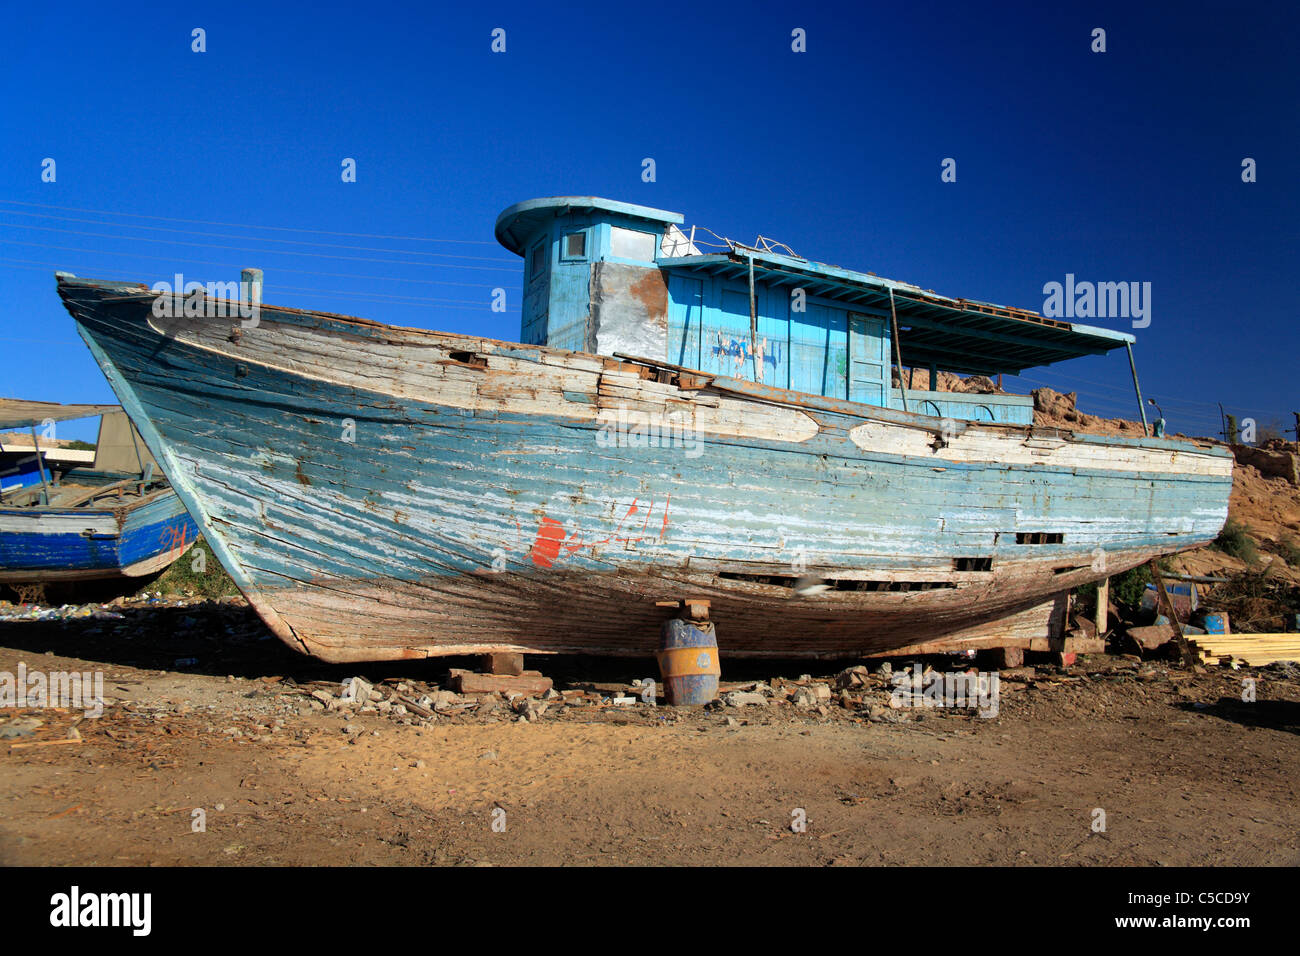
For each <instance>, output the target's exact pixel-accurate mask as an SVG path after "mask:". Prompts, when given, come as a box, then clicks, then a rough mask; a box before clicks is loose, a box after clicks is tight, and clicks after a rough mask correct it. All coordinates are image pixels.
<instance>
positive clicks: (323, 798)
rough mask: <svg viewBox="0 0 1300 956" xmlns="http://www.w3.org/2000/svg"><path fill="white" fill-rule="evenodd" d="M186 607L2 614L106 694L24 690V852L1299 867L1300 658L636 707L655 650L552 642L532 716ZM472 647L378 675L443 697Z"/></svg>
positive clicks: (6, 793) (875, 685)
mask: <svg viewBox="0 0 1300 956" xmlns="http://www.w3.org/2000/svg"><path fill="white" fill-rule="evenodd" d="M172 605H173V606H139V607H127V608H120V609H118V612H119V613H121V614H122V615H123V616H122V617H121V618H110V619H107V620H100V619H95V618H82V619H73V620H66V621H17V622H12V621H11V622H0V672H8V673H11V674H16V673H17V669H18V665H19V664H20V663H22V664H23V665H24V666H25V668H26V669H27V670H28V671H29V672H30V671H42V672H47V673H48V672H57V671H72V670H77V671H100V672H102V673H103V675H104V696H105V697H106V699H107V701H108V703H107V706H106V708H105V710H104V713H103V716H101V717H98V718H87V717H84V715H82V714H81V712H80V711H75V710H69V709H64V710H62V711H59V710H49V709H46V710H40V711H33V710H24V709H16V708H6V709H3V710H0V768H2V769H0V863H3V864H9V865H14V864H18V865H22V864H38V865H42V864H53V865H60V864H89V865H101V864H102V865H114V864H117V865H122V864H126V865H141V866H144V865H191V864H199V865H209V864H216V865H229V864H239V865H257V864H290V865H350V864H359V865H389V864H399V865H400V864H417V865H429V864H447V865H518V864H610V865H626V864H704V865H708V864H760V865H803V866H822V865H836V866H839V865H861V864H1002V865H1007V864H1022V865H1077V864H1121V865H1123V864H1132V865H1152V864H1160V865H1179V864H1182V865H1219V866H1224V865H1227V866H1232V865H1243V864H1265V865H1292V866H1293V865H1296V864H1297V863H1300V809H1298V808H1297V805H1296V791H1297V783H1298V777H1300V774H1298V773H1297V767H1298V766H1300V762H1298V761H1297V757H1300V736H1298V735H1300V669H1297V668H1296V667H1294V666H1293V665H1275V666H1274V667H1272V668H1268V669H1263V670H1240V671H1233V670H1228V669H1209V670H1205V669H1201V670H1200V671H1199V672H1197V671H1191V670H1186V671H1184V670H1180V669H1178V668H1177V667H1175V666H1173V665H1171V664H1169V663H1167V662H1161V661H1146V662H1139V661H1137V660H1135V659H1131V658H1123V657H1115V656H1103V655H1098V656H1094V657H1087V658H1081V659H1080V661H1079V662H1078V664H1076V665H1075V666H1073V667H1070V668H1067V669H1059V668H1055V667H1049V666H1046V665H1043V666H1039V667H1038V668H1037V669H1036V670H1034V669H1029V670H1022V671H1020V672H1019V673H1010V674H1008V675H1006V676H1005V677H1004V678H1003V679H1001V680H1000V682H999V698H998V714H997V716H996V717H981V716H979V715H978V714H977V712H975V711H974V710H971V709H950V708H928V709H927V708H912V707H904V708H891V707H889V706H888V700H889V697H890V694H891V692H892V686H891V684H890V683H889V681H888V680H887V679H886V678H884V677H881V676H878V675H874V674H873V675H871V676H870V678H869V679H868V680H867V682H866V686H865V687H862V688H859V689H857V690H855V692H854V693H855V697H854V702H853V705H852V706H842V705H841V700H842V699H843V700H844V701H847V700H848V697H847V695H846V696H844V697H843V698H841V692H840V691H839V690H838V689H836V687H837V685H836V671H837V670H838V668H839V667H840V666H843V665H832V664H827V665H817V666H814V667H812V668H811V669H812V670H813V674H811V675H810V677H811V681H808V680H802V681H801V680H800V678H801V676H802V673H803V672H805V671H808V670H809V669H810V667H809V665H808V664H806V663H800V662H788V663H785V664H781V663H773V662H763V663H759V664H755V663H742V662H736V663H733V664H732V665H730V666H727V667H726V674H725V676H726V677H727V679H728V681H729V683H728V684H727V685H726V686H727V687H742V688H743V687H747V686H749V683H747V682H754V681H759V682H762V684H760V686H764V685H766V686H768V687H769V688H770V687H773V686H776V685H778V684H779V683H780V682H779V681H778V680H777V678H778V677H779V676H781V675H784V677H785V681H786V683H785V688H786V690H794V691H796V692H797V691H798V689H799V688H800V687H803V686H815V685H816V684H817V683H820V682H825V683H826V684H827V685H829V686H830V687H831V688H832V692H833V694H834V695H835V697H834V699H833V700H831V701H830V702H829V706H824V707H821V710H818V709H816V708H807V707H803V708H801V707H798V706H795V705H794V704H791V703H790V702H789V701H788V700H787V699H786V697H787V696H788V695H785V694H783V693H781V692H774V693H773V696H772V699H771V700H769V702H768V703H767V704H765V705H756V706H746V707H732V706H725V705H721V706H711V707H709V708H670V707H666V706H653V705H651V704H648V703H642V702H637V703H636V704H632V705H616V704H614V703H607V701H611V700H612V698H613V696H616V695H617V693H618V690H619V689H620V688H624V687H626V686H627V685H628V683H629V682H630V680H631V679H633V678H635V677H649V676H652V675H653V673H654V670H653V663H652V662H651V661H648V660H647V661H617V660H615V661H594V662H593V661H590V660H583V659H569V658H553V659H548V660H542V659H540V658H530V666H540V667H541V669H543V670H544V671H545V672H546V673H547V674H548V675H549V676H552V677H554V678H555V679H556V688H557V689H558V690H566V689H567V690H569V691H570V694H569V695H567V696H566V697H564V698H561V699H560V700H558V701H555V702H553V703H552V704H551V705H550V706H549V707H548V708H547V710H546V712H545V713H543V714H537V715H534V716H533V719H532V720H531V721H530V720H524V719H521V717H520V716H519V715H517V714H516V713H515V708H513V707H512V706H511V705H510V703H509V702H504V701H502V702H497V703H498V704H499V706H493V707H486V706H481V707H470V708H466V707H464V706H462V705H453V706H452V707H450V709H449V711H448V712H446V713H439V714H436V715H435V716H434V717H433V718H432V719H422V718H419V717H415V716H414V715H411V714H407V715H402V714H400V713H394V712H392V711H391V710H390V711H389V712H388V713H380V712H377V711H375V708H374V707H367V708H366V712H364V713H362V712H359V711H357V710H356V709H355V708H348V707H344V706H339V705H337V704H336V703H335V701H334V699H333V698H334V697H336V696H337V691H338V690H339V685H340V682H342V681H343V680H345V679H346V678H348V677H351V676H354V675H355V674H357V672H358V670H359V669H358V668H357V667H356V666H355V665H354V666H351V667H334V666H330V665H324V664H321V663H319V662H314V661H311V660H309V659H306V658H302V657H299V656H297V655H295V654H294V653H293V652H291V651H289V650H287V649H286V648H284V647H282V646H281V645H280V644H279V642H278V641H275V640H274V639H267V635H266V633H265V631H264V630H263V629H262V628H261V626H260V624H259V623H258V621H257V619H256V617H255V615H253V614H252V613H251V612H250V611H248V609H247V608H245V607H244V606H242V603H241V602H239V601H237V600H233V601H226V602H224V603H207V604H193V603H192V604H188V605H176V603H175V602H172ZM724 661H725V658H724ZM177 662H181V663H177ZM449 663H450V664H453V665H455V664H463V663H465V662H463V661H459V662H458V661H442V662H438V661H431V662H420V663H416V664H410V663H407V664H393V665H369V667H368V669H365V670H362V671H361V673H363V674H364V676H365V677H366V679H367V680H368V681H371V682H373V683H374V685H375V687H376V688H378V689H380V690H381V691H382V692H381V693H379V694H377V696H380V697H383V696H384V695H385V693H386V691H384V689H385V688H388V689H391V688H396V687H402V688H404V689H406V690H409V691H411V692H412V693H423V692H426V691H429V690H435V692H436V688H437V686H438V684H439V682H440V681H442V680H444V678H445V672H446V668H447V666H448V664H449ZM847 663H852V662H847ZM930 663H933V664H936V665H939V666H944V661H943V660H940V659H932V660H931V661H930ZM894 666H895V667H896V668H900V669H901V668H902V666H903V665H902V664H901V663H900V662H895V665H894ZM947 666H955V665H953V664H951V663H950V664H949V665H947ZM819 678H820V680H819ZM1246 678H1252V679H1254V680H1255V682H1256V683H1255V687H1256V696H1257V699H1256V700H1255V702H1253V703H1245V702H1243V701H1242V700H1241V697H1242V687H1243V679H1246ZM331 687H332V688H334V691H335V693H333V694H332V693H331V692H330V691H329V690H324V691H322V690H321V689H322V688H331ZM574 689H577V690H576V696H575V690H574ZM313 690H315V691H318V694H317V696H311V693H312V691H313ZM322 701H324V703H323V702H322ZM519 703H522V702H519ZM380 706H386V705H380ZM521 709H524V708H521ZM484 711H490V712H484ZM821 711H825V712H824V713H822V712H821ZM525 716H528V715H527V714H525ZM79 718H80V719H79ZM35 721H39V723H35ZM69 738H79V739H72V740H71V742H63V741H67V740H69ZM196 810H202V811H203V817H202V821H201V822H202V826H200V825H199V824H200V818H199V816H198V815H196V813H195V811H196ZM1098 810H1101V811H1104V830H1103V829H1099V828H1098V826H1097V824H1098V821H1099V820H1101V818H1100V817H1099V816H1098V812H1097V811H1098Z"/></svg>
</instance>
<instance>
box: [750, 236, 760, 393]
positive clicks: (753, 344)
mask: <svg viewBox="0 0 1300 956" xmlns="http://www.w3.org/2000/svg"><path fill="white" fill-rule="evenodd" d="M757 347H758V310H757V309H756V308H755V306H754V257H753V256H750V257H749V358H750V361H752V362H753V363H754V381H756V382H757V381H758V358H757V357H756V355H755V349H756V348H757Z"/></svg>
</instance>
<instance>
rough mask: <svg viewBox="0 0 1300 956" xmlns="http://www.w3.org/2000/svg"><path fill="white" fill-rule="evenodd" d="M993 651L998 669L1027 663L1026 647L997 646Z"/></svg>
mask: <svg viewBox="0 0 1300 956" xmlns="http://www.w3.org/2000/svg"><path fill="white" fill-rule="evenodd" d="M993 651H994V657H993V660H994V661H995V662H996V664H997V668H998V670H1006V669H1009V668H1012V667H1021V666H1023V665H1024V663H1025V649H1024V648H1023V647H996V648H994V649H993Z"/></svg>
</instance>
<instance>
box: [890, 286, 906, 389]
mask: <svg viewBox="0 0 1300 956" xmlns="http://www.w3.org/2000/svg"><path fill="white" fill-rule="evenodd" d="M889 318H890V322H891V324H892V325H893V329H894V362H895V363H896V364H897V365H898V391H899V394H901V395H902V396H903V411H907V389H906V388H904V387H903V347H902V345H901V344H900V343H899V341H898V310H897V309H895V308H894V290H893V289H890V290H889Z"/></svg>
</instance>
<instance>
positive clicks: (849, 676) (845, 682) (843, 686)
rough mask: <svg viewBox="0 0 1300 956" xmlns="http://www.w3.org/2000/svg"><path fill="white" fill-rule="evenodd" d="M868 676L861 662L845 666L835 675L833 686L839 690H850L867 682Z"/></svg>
mask: <svg viewBox="0 0 1300 956" xmlns="http://www.w3.org/2000/svg"><path fill="white" fill-rule="evenodd" d="M868 676H869V672H868V671H867V669H866V667H865V666H863V665H862V664H859V665H858V666H857V667H846V668H845V669H844V670H842V671H840V672H839V673H838V674H837V675H835V686H836V688H838V689H839V690H852V689H854V688H857V687H863V686H865V685H866V683H867V678H868Z"/></svg>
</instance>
